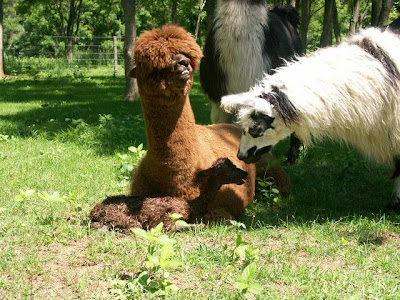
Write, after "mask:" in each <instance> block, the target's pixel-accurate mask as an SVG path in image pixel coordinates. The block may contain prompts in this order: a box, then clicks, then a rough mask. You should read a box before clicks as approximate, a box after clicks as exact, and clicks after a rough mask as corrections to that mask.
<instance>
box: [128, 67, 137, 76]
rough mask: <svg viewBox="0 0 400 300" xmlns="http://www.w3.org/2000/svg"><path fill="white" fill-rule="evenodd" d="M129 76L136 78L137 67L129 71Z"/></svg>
mask: <svg viewBox="0 0 400 300" xmlns="http://www.w3.org/2000/svg"><path fill="white" fill-rule="evenodd" d="M128 77H132V78H136V67H134V68H133V69H132V70H130V71H129V73H128Z"/></svg>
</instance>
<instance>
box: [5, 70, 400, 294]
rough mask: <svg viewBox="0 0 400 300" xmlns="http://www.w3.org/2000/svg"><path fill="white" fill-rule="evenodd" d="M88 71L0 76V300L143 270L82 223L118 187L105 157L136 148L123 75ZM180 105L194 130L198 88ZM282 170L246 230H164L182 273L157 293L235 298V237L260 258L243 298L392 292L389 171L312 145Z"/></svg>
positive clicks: (203, 109) (91, 288) (129, 244)
mask: <svg viewBox="0 0 400 300" xmlns="http://www.w3.org/2000/svg"><path fill="white" fill-rule="evenodd" d="M103 73H104V72H103ZM101 74H102V73H101V72H97V73H95V72H93V73H91V74H90V76H81V75H80V74H75V75H71V76H65V77H52V76H50V77H51V78H48V77H49V76H46V74H44V76H36V77H20V78H15V79H8V80H4V81H0V182H1V187H2V190H1V191H2V192H1V193H0V249H1V251H0V298H1V299H3V298H5V299H14V298H20V299H21V298H22V299H60V298H61V299H63V298H64V299H76V298H81V299H115V298H116V296H115V294H112V290H111V289H112V288H113V284H112V282H113V280H114V279H115V278H122V279H124V278H126V277H129V276H132V275H135V274H137V273H138V271H139V270H140V269H141V268H142V267H143V265H144V263H143V262H144V259H145V258H146V251H147V250H146V244H145V243H144V242H143V241H141V240H139V239H135V238H134V237H133V236H124V235H122V234H120V233H117V232H101V231H98V230H93V229H90V222H89V219H88V213H89V211H90V210H91V208H92V207H93V206H94V205H95V203H98V202H100V201H101V200H102V199H104V198H105V196H106V195H113V194H119V193H126V192H127V189H128V188H127V186H126V185H125V184H124V181H123V180H122V179H121V170H120V168H121V166H122V164H123V163H124V162H123V161H122V160H121V156H120V155H119V154H128V155H129V157H130V159H131V162H132V163H134V159H135V157H134V155H132V154H129V151H128V147H129V146H138V145H139V144H141V143H143V144H144V145H146V141H145V133H144V125H143V116H142V114H141V107H140V103H139V102H127V101H125V100H124V99H123V96H122V95H123V90H124V79H123V77H121V76H120V77H117V78H113V77H107V76H102V75H101ZM191 100H192V105H193V108H194V111H195V114H196V119H197V120H198V122H199V123H201V124H207V123H208V118H209V109H210V108H209V104H208V102H207V101H206V99H205V97H204V96H203V94H202V92H201V89H200V86H199V83H198V80H197V81H196V84H195V85H194V87H193V89H192V93H191ZM287 146H288V143H287V142H284V143H282V144H280V145H278V147H276V150H275V152H276V155H277V156H278V157H283V156H284V153H285V152H286V149H287ZM285 168H286V170H287V172H288V173H289V175H290V177H291V180H292V183H293V189H292V193H291V194H290V196H289V197H287V198H285V199H282V198H281V197H280V199H279V200H278V201H276V202H274V203H272V202H271V201H270V200H265V199H258V200H257V201H255V203H254V204H252V205H251V207H249V208H248V210H247V213H246V215H245V216H244V217H243V218H242V219H241V220H239V221H240V222H243V223H244V224H245V225H246V226H247V229H246V230H244V229H238V228H237V227H235V226H232V225H227V224H220V225H213V226H210V227H208V228H206V229H194V230H192V231H188V232H182V233H177V234H174V235H173V238H174V239H175V240H176V243H177V247H178V249H179V251H180V253H181V255H182V261H183V266H182V267H180V268H179V269H178V270H174V271H171V272H170V277H169V280H170V281H171V282H172V283H174V284H175V285H176V286H178V287H179V291H178V292H176V293H174V294H171V295H169V296H168V297H169V298H172V299H242V298H243V297H242V296H241V295H239V292H238V290H237V289H236V288H235V280H236V278H237V277H238V276H239V274H240V266H241V262H240V261H233V260H232V253H233V249H234V247H235V246H234V245H235V240H236V237H237V235H238V234H241V235H243V237H244V240H245V241H247V242H248V243H249V244H250V245H252V246H253V247H255V248H257V249H259V250H260V253H259V255H258V260H257V266H258V273H257V275H256V277H255V279H254V281H255V282H257V283H258V284H261V286H262V287H263V291H262V293H261V294H260V295H258V296H257V295H253V294H251V293H249V294H247V295H246V297H247V298H250V299H321V298H324V299H350V298H353V299H362V298H367V299H398V298H400V287H399V284H398V280H399V277H400V254H399V253H400V227H399V224H400V216H399V215H398V214H395V213H390V212H386V211H385V207H386V205H387V204H388V203H389V201H390V194H391V189H392V182H391V181H390V180H389V177H390V171H391V168H390V166H379V165H375V164H373V163H370V162H367V161H365V160H364V159H363V158H362V157H361V156H360V155H358V153H357V152H355V151H353V150H352V149H349V148H348V147H346V146H340V145H338V144H335V143H331V142H325V143H320V144H317V145H315V146H314V147H310V148H307V149H305V150H303V152H302V154H301V157H300V159H299V161H298V163H297V164H296V165H295V166H285ZM29 190H31V191H29ZM54 192H57V193H54ZM232 266H233V267H232ZM124 282H128V281H126V280H125V281H124ZM114 288H115V286H114ZM119 291H120V292H121V293H122V296H123V295H124V292H123V291H122V289H120V290H119ZM125 295H127V294H125ZM122 298H123V297H122ZM151 298H152V297H151V295H149V294H145V293H139V294H136V295H135V296H134V299H151Z"/></svg>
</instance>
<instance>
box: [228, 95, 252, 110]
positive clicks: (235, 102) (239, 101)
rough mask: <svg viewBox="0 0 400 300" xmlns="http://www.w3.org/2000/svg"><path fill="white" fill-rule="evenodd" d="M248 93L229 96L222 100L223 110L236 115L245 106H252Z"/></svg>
mask: <svg viewBox="0 0 400 300" xmlns="http://www.w3.org/2000/svg"><path fill="white" fill-rule="evenodd" d="M248 96H250V95H248V93H242V94H235V95H228V96H224V97H222V98H221V108H222V110H224V111H225V112H227V113H231V114H233V113H235V112H237V111H238V110H239V109H241V108H242V107H245V106H251V102H252V101H251V100H250V97H248Z"/></svg>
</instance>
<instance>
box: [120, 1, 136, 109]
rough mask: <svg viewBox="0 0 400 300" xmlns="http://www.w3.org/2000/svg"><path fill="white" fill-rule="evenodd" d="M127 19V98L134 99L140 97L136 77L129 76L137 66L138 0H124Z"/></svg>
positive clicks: (125, 50) (125, 45)
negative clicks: (135, 55) (135, 50)
mask: <svg viewBox="0 0 400 300" xmlns="http://www.w3.org/2000/svg"><path fill="white" fill-rule="evenodd" d="M122 7H123V10H124V20H125V40H124V60H125V82H126V84H125V98H126V99H127V100H129V101H133V100H135V99H137V98H138V97H139V94H138V89H137V84H136V79H134V78H131V77H128V76H127V75H128V73H129V72H130V70H132V69H133V67H134V66H135V58H134V54H133V47H134V46H135V40H136V0H122Z"/></svg>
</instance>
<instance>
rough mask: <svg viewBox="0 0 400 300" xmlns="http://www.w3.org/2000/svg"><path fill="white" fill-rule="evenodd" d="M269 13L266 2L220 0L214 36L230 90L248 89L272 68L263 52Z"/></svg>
mask: <svg viewBox="0 0 400 300" xmlns="http://www.w3.org/2000/svg"><path fill="white" fill-rule="evenodd" d="M267 14H268V6H267V4H266V2H265V3H263V4H260V5H254V4H252V5H250V4H249V3H247V2H246V1H242V2H240V3H235V2H234V1H218V6H217V10H216V24H215V25H216V26H215V27H216V28H217V29H216V32H215V39H216V45H217V46H218V47H219V48H218V50H219V53H220V60H221V66H222V68H224V70H223V71H224V73H225V74H226V77H227V91H228V93H229V94H233V93H241V92H245V91H248V89H249V87H250V86H253V85H254V84H256V83H257V82H258V81H259V80H261V79H262V77H263V74H264V72H269V71H270V69H271V66H270V61H269V60H268V58H266V57H263V55H262V54H263V45H264V42H265V35H264V28H265V26H266V25H267ZM238 63H239V64H238Z"/></svg>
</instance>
